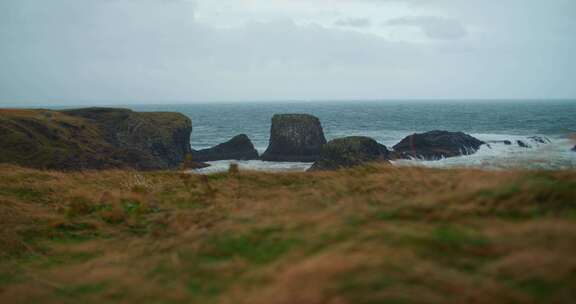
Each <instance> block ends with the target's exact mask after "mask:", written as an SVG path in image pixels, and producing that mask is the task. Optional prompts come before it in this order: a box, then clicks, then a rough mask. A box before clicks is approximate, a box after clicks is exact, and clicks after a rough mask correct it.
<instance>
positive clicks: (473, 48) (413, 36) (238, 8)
mask: <svg viewBox="0 0 576 304" xmlns="http://www.w3.org/2000/svg"><path fill="white" fill-rule="evenodd" d="M575 84H576V1H575V0H545V1H544V0H81V1H79V0H1V1H0V105H2V104H5V105H6V104H18V105H20V104H21V105H26V104H38V103H62V104H75V105H77V104H81V103H86V104H97V103H124V104H125V103H134V102H136V103H162V102H167V103H168V102H169V103H179V102H194V101H208V102H211V101H278V100H283V101H286V100H361V99H371V100H382V99H395V100H398V99H525V98H529V99H548V98H566V99H570V98H576V85H575Z"/></svg>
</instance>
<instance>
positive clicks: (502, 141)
mask: <svg viewBox="0 0 576 304" xmlns="http://www.w3.org/2000/svg"><path fill="white" fill-rule="evenodd" d="M486 143H487V144H504V145H506V146H510V145H512V142H511V141H509V140H490V141H487V142H486Z"/></svg>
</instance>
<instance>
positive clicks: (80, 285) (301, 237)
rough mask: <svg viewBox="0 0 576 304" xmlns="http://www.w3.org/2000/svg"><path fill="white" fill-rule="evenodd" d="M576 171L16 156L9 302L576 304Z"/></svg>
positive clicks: (2, 221) (8, 180)
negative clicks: (216, 164) (72, 167)
mask: <svg viewBox="0 0 576 304" xmlns="http://www.w3.org/2000/svg"><path fill="white" fill-rule="evenodd" d="M575 253H576V172H573V171H565V172H533V171H507V172H487V171H479V170H433V169H423V168H396V167H393V166H385V165H369V166H363V167H359V168H355V169H349V170H342V171H335V172H314V173H290V174H265V173H254V172H239V173H236V172H231V173H222V174H215V175H210V176H199V175H189V174H181V173H176V172H145V173H143V172H136V171H120V170H116V171H98V172H96V171H94V172H90V171H88V172H76V173H60V172H53V171H38V170H33V169H23V168H20V167H15V166H9V165H0V302H2V303H138V302H142V303H573V302H574V299H576V259H575V258H574V254H575Z"/></svg>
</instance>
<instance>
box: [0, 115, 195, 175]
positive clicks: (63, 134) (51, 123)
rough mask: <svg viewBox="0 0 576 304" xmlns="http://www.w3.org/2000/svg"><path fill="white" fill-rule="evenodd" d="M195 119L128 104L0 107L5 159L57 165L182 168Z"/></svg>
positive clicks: (1, 149) (64, 167)
mask: <svg viewBox="0 0 576 304" xmlns="http://www.w3.org/2000/svg"><path fill="white" fill-rule="evenodd" d="M191 132H192V122H191V121H190V119H189V118H187V117H186V116H184V115H182V114H178V113H160V112H154V113H139V112H133V111H131V110H128V109H114V108H86V109H76V110H66V111H51V110H0V162H3V163H15V164H19V165H22V166H27V167H34V168H46V169H58V170H79V169H105V168H134V169H139V170H153V169H170V168H175V167H177V166H178V165H179V164H180V163H181V162H182V160H183V159H184V157H185V155H187V154H188V153H190V152H191V149H190V134H191Z"/></svg>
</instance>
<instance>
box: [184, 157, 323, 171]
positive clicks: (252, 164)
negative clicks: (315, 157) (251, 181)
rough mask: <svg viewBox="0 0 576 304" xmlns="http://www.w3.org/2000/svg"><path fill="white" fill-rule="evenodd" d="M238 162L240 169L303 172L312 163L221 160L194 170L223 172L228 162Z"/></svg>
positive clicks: (228, 164)
mask: <svg viewBox="0 0 576 304" xmlns="http://www.w3.org/2000/svg"><path fill="white" fill-rule="evenodd" d="M233 163H235V164H238V166H239V167H240V170H250V171H263V172H304V171H306V170H308V168H310V166H312V163H287V162H267V161H261V160H242V161H232V160H221V161H214V162H208V164H209V165H210V167H207V168H202V169H198V170H194V171H195V172H197V173H202V174H212V173H218V172H225V171H227V170H228V168H229V167H230V164H233Z"/></svg>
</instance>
